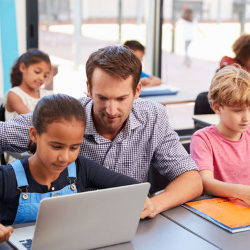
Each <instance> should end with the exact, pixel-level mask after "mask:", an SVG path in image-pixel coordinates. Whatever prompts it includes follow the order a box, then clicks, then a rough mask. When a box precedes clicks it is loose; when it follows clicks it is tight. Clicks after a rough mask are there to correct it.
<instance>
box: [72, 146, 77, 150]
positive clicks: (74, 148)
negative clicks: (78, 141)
mask: <svg viewBox="0 0 250 250" xmlns="http://www.w3.org/2000/svg"><path fill="white" fill-rule="evenodd" d="M78 148H79V146H74V147H71V148H70V149H71V150H77V149H78Z"/></svg>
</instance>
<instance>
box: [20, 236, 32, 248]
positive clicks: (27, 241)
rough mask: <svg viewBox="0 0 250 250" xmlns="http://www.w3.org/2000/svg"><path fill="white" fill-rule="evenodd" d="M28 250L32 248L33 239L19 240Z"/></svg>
mask: <svg viewBox="0 0 250 250" xmlns="http://www.w3.org/2000/svg"><path fill="white" fill-rule="evenodd" d="M19 242H20V243H21V244H22V245H23V246H24V247H25V248H26V249H27V250H31V244H32V239H27V240H20V241H19Z"/></svg>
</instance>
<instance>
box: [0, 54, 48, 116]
mask: <svg viewBox="0 0 250 250" xmlns="http://www.w3.org/2000/svg"><path fill="white" fill-rule="evenodd" d="M50 71H51V63H50V59H49V56H48V55H47V54H45V53H44V52H42V51H40V50H38V49H29V50H28V51H27V52H26V53H24V54H22V55H21V56H20V57H19V58H18V59H17V61H16V62H15V64H14V65H13V67H12V71H11V85H12V88H11V89H10V90H9V91H8V93H7V97H6V101H5V108H6V110H5V120H6V121H8V120H10V119H12V118H14V117H16V116H17V115H19V114H25V113H29V112H30V111H33V110H34V108H35V106H36V104H37V102H38V101H39V99H40V98H42V97H43V96H46V95H50V94H52V91H48V90H44V89H41V88H40V87H41V86H42V85H43V83H44V82H45V80H46V79H47V77H48V76H49V74H50Z"/></svg>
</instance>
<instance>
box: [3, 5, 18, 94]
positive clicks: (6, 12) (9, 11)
mask: <svg viewBox="0 0 250 250" xmlns="http://www.w3.org/2000/svg"><path fill="white" fill-rule="evenodd" d="M0 38H1V48H0V49H1V52H2V65H3V81H4V83H3V84H4V95H5V94H6V92H7V91H8V90H9V89H10V87H11V84H10V70H11V67H12V65H13V63H14V61H15V60H16V59H17V57H18V38H17V26H16V3H15V0H0Z"/></svg>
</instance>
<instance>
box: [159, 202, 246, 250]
mask: <svg viewBox="0 0 250 250" xmlns="http://www.w3.org/2000/svg"><path fill="white" fill-rule="evenodd" d="M162 215H163V216H165V217H166V218H168V219H170V220H171V221H173V222H175V223H176V224H177V225H179V226H181V227H182V228H185V229H186V230H188V231H189V232H192V233H193V234H194V235H196V236H198V237H200V238H201V239H203V240H205V241H207V242H209V243H211V244H213V245H214V246H216V247H218V248H220V249H225V250H236V249H237V250H246V249H250V231H244V232H238V233H234V234H233V233H230V232H228V231H226V230H225V229H223V228H221V227H219V226H217V225H215V224H213V223H212V222H210V221H208V220H206V219H204V218H202V217H200V216H199V215H197V214H195V213H193V212H191V211H189V210H187V209H186V208H184V207H181V206H179V207H176V208H173V209H170V210H168V211H165V212H163V213H162Z"/></svg>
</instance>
